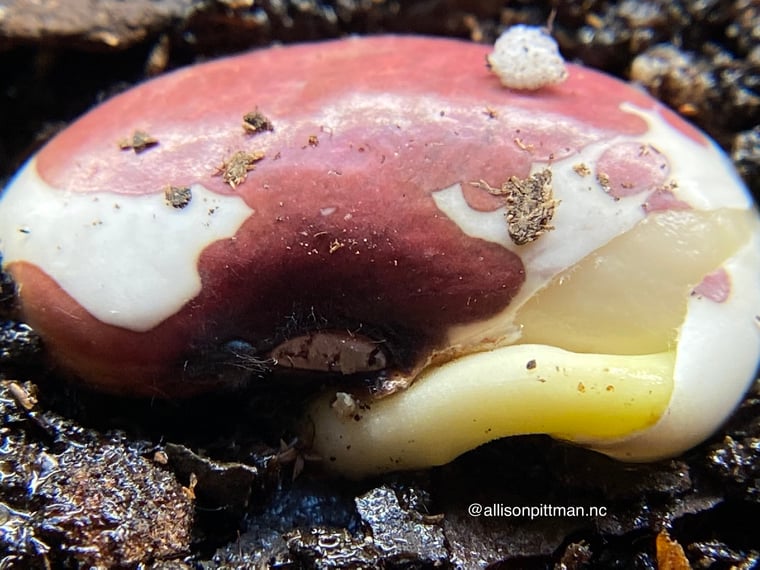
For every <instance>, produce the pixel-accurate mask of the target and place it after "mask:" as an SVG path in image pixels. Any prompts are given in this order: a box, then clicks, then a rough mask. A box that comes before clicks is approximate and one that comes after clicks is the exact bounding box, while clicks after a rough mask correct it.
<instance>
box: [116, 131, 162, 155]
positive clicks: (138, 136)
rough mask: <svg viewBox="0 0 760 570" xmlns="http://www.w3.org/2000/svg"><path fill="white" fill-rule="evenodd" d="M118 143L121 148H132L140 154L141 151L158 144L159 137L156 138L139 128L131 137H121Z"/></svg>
mask: <svg viewBox="0 0 760 570" xmlns="http://www.w3.org/2000/svg"><path fill="white" fill-rule="evenodd" d="M118 145H119V148H120V149H121V150H130V149H132V150H133V151H135V154H140V153H141V152H143V151H145V150H148V149H149V148H151V147H154V146H156V145H158V139H156V138H154V137H153V136H151V135H150V134H148V133H147V132H145V131H141V130H139V129H138V130H136V131H135V132H134V133H132V136H131V137H129V138H126V139H121V140H120V141H119V142H118Z"/></svg>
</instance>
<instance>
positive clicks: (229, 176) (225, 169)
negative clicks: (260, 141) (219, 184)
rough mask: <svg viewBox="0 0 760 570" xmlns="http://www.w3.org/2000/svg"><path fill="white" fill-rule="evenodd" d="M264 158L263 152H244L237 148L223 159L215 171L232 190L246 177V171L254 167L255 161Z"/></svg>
mask: <svg viewBox="0 0 760 570" xmlns="http://www.w3.org/2000/svg"><path fill="white" fill-rule="evenodd" d="M263 158H264V153H263V152H246V151H244V150H239V151H237V152H236V153H235V154H233V155H232V156H231V157H230V158H228V159H227V160H225V161H224V163H223V164H222V166H221V167H219V169H218V171H217V176H218V175H221V176H222V179H223V180H224V182H225V183H227V184H229V185H230V187H231V188H232V189H233V190H234V189H235V188H237V187H238V186H240V185H241V184H242V183H243V182H245V179H246V178H247V177H248V173H249V172H250V171H251V170H253V169H254V168H256V166H255V165H256V163H257V162H259V161H260V160H262V159H263Z"/></svg>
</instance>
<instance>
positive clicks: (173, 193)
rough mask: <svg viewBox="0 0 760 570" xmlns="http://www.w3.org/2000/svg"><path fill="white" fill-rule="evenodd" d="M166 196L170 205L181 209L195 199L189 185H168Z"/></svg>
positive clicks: (165, 191)
mask: <svg viewBox="0 0 760 570" xmlns="http://www.w3.org/2000/svg"><path fill="white" fill-rule="evenodd" d="M164 198H165V199H166V203H167V204H168V205H169V206H171V207H172V208H177V209H178V210H181V209H182V208H184V207H185V206H187V205H188V204H189V203H190V201H191V200H192V199H193V191H192V190H191V189H190V188H188V187H187V186H168V187H167V188H166V190H164Z"/></svg>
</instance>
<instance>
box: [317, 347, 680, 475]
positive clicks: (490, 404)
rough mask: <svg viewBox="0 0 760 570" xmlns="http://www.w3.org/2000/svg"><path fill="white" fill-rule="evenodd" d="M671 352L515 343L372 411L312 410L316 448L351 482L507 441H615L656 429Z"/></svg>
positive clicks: (322, 405)
mask: <svg viewBox="0 0 760 570" xmlns="http://www.w3.org/2000/svg"><path fill="white" fill-rule="evenodd" d="M674 360H675V355H674V353H673V352H664V353H659V354H648V355H637V356H631V355H623V356H620V355H602V354H581V353H574V352H568V351H565V350H562V349H559V348H555V347H552V346H546V345H516V346H508V347H504V348H499V349H496V350H493V351H490V352H485V353H479V354H473V355H470V356H466V357H463V358H460V359H457V360H455V361H453V362H450V363H448V364H446V365H444V366H441V367H438V368H436V369H434V370H433V371H431V372H430V373H428V374H426V375H423V376H422V377H421V378H419V379H418V380H417V381H416V382H415V383H414V384H413V385H412V386H411V388H409V389H408V390H406V391H404V392H401V393H398V394H395V395H393V396H390V397H389V398H386V399H383V400H380V401H377V402H373V403H372V404H371V406H370V408H369V409H358V410H356V413H355V414H353V415H351V414H346V413H345V411H344V413H342V414H341V413H338V412H337V411H336V410H335V409H334V408H333V406H332V405H331V404H332V402H333V400H334V396H335V395H334V394H331V395H326V396H324V397H322V398H320V399H319V400H317V401H316V402H315V403H314V405H313V406H312V408H311V413H310V420H311V422H312V423H311V426H310V430H313V434H314V439H313V447H314V451H315V452H316V453H318V454H319V455H320V456H321V457H322V458H323V460H324V462H325V465H326V466H327V467H329V468H331V469H334V470H336V471H339V472H342V473H344V474H346V475H349V476H362V475H366V474H370V473H378V472H383V471H392V470H399V469H414V468H423V467H429V466H432V465H442V464H444V463H447V462H449V461H451V460H452V459H454V458H455V457H457V456H458V455H461V454H462V453H464V452H465V451H468V450H470V449H474V448H475V447H477V446H479V445H481V444H483V443H486V442H488V441H491V440H493V439H497V438H501V437H506V436H510V435H520V434H531V433H543V434H548V435H551V436H554V437H557V438H560V439H565V440H570V441H577V442H599V441H612V440H615V439H618V438H621V437H624V436H630V435H632V434H634V433H636V432H638V431H640V430H643V429H645V428H648V427H650V426H652V425H653V424H655V423H656V422H657V421H658V420H659V419H660V417H661V416H662V414H663V413H664V412H665V410H666V409H667V406H668V403H669V401H670V396H671V393H672V390H673V366H674Z"/></svg>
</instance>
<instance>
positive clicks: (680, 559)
mask: <svg viewBox="0 0 760 570" xmlns="http://www.w3.org/2000/svg"><path fill="white" fill-rule="evenodd" d="M656 545H657V568H659V570H691V565H690V564H689V559H688V558H686V553H685V552H684V550H683V547H682V546H681V545H680V544H678V541H676V540H673V539H672V538H671V537H670V535H669V534H668V532H667V531H666V530H664V529H663V530H661V531H660V533H659V534H658V535H657V542H656Z"/></svg>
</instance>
